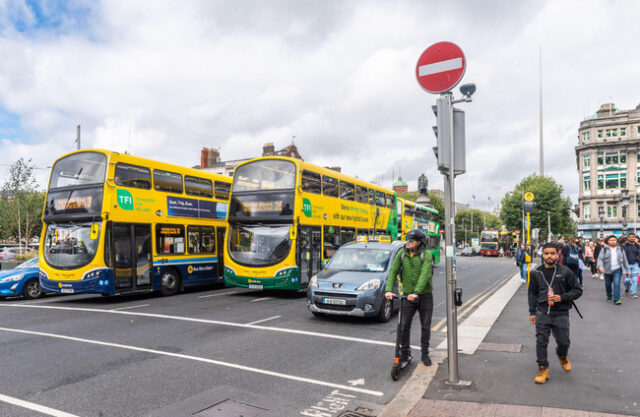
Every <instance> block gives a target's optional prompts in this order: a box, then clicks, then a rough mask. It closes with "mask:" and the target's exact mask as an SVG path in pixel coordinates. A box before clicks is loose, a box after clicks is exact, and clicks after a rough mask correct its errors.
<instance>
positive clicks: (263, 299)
mask: <svg viewBox="0 0 640 417" xmlns="http://www.w3.org/2000/svg"><path fill="white" fill-rule="evenodd" d="M265 300H273V297H262V298H256V299H255V300H251V301H249V302H250V303H255V302H256V301H265Z"/></svg>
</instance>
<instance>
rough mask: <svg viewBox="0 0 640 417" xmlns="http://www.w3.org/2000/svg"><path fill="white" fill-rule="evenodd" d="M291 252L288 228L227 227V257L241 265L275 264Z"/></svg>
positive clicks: (231, 225)
mask: <svg viewBox="0 0 640 417" xmlns="http://www.w3.org/2000/svg"><path fill="white" fill-rule="evenodd" d="M290 250H291V240H290V239H289V226H288V225H285V226H262V225H256V226H248V225H241V224H230V225H229V255H230V256H231V258H232V259H233V260H234V261H236V262H238V263H240V264H243V265H250V266H265V265H273V264H276V263H278V262H280V261H282V260H283V259H285V258H286V257H287V255H288V254H289V251H290Z"/></svg>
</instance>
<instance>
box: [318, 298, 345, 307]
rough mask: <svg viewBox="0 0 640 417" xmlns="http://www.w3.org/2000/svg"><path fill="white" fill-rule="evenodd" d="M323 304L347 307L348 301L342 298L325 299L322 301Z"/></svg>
mask: <svg viewBox="0 0 640 417" xmlns="http://www.w3.org/2000/svg"><path fill="white" fill-rule="evenodd" d="M322 303H323V304H336V305H340V306H344V305H347V300H343V299H341V298H323V299H322Z"/></svg>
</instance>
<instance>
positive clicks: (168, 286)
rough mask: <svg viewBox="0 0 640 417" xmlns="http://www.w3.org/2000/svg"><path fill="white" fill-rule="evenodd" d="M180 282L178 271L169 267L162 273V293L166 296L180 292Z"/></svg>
mask: <svg viewBox="0 0 640 417" xmlns="http://www.w3.org/2000/svg"><path fill="white" fill-rule="evenodd" d="M179 284H180V278H179V277H178V274H177V273H176V271H174V270H172V269H167V270H166V271H164V273H163V274H162V278H160V293H161V294H162V295H164V296H165V297H166V296H169V295H174V294H175V293H177V292H178V288H179Z"/></svg>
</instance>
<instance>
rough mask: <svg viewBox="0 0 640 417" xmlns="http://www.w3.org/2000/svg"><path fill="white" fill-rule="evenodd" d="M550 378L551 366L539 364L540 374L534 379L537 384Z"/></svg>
mask: <svg viewBox="0 0 640 417" xmlns="http://www.w3.org/2000/svg"><path fill="white" fill-rule="evenodd" d="M547 379H549V368H547V367H546V366H542V365H540V366H538V375H536V377H535V378H534V379H533V381H534V382H535V383H536V384H544V383H545V382H547Z"/></svg>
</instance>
